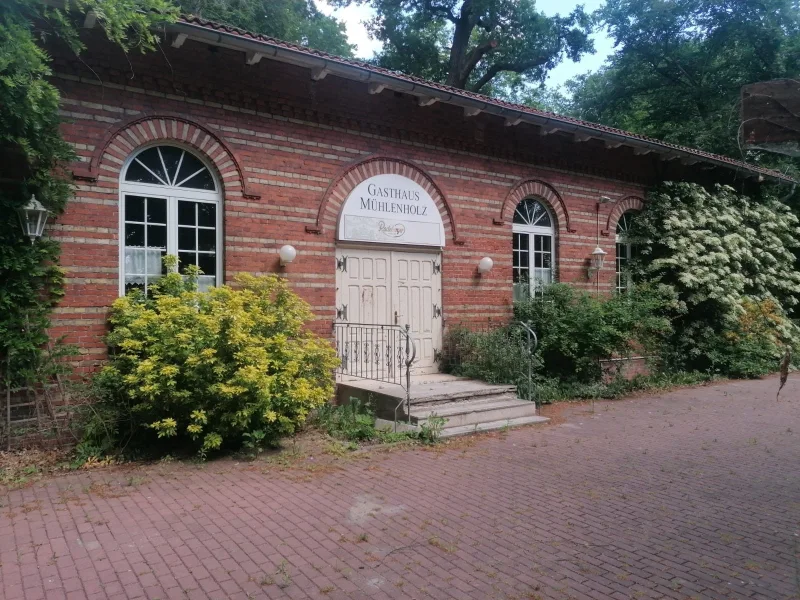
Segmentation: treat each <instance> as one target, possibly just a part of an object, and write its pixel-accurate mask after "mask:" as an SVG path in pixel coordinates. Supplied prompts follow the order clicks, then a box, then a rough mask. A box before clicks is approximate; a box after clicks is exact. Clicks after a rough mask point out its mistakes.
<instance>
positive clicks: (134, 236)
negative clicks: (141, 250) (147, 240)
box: [125, 223, 144, 246]
mask: <svg viewBox="0 0 800 600" xmlns="http://www.w3.org/2000/svg"><path fill="white" fill-rule="evenodd" d="M125 245H126V246H144V225H131V224H130V223H126V224H125Z"/></svg>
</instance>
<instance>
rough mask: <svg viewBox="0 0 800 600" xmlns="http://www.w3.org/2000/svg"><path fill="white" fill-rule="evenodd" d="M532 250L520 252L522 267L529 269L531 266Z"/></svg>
mask: <svg viewBox="0 0 800 600" xmlns="http://www.w3.org/2000/svg"><path fill="white" fill-rule="evenodd" d="M530 257H531V255H530V252H520V253H519V266H520V268H523V269H527V268H528V267H529V266H530V260H531V258H530Z"/></svg>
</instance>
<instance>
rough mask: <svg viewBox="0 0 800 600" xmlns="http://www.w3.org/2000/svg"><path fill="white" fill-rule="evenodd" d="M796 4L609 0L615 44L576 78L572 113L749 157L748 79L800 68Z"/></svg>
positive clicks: (603, 14) (605, 14)
mask: <svg viewBox="0 0 800 600" xmlns="http://www.w3.org/2000/svg"><path fill="white" fill-rule="evenodd" d="M798 6H800V3H798V1H797V0H759V1H755V0H680V1H673V0H608V1H607V3H606V4H605V6H604V7H603V8H602V9H600V10H599V11H598V13H597V15H596V17H597V18H598V19H599V21H601V22H602V24H603V25H605V26H606V27H607V28H608V31H609V33H610V35H611V36H612V38H613V39H614V41H615V44H616V52H615V53H614V54H613V55H612V56H611V57H610V59H609V61H608V63H607V66H606V67H604V68H603V69H601V70H600V71H599V72H597V73H594V74H590V75H588V76H583V77H580V78H578V79H577V80H576V81H573V82H572V84H571V91H572V92H573V106H572V112H573V113H574V114H575V115H576V116H578V117H581V118H583V119H586V120H589V121H594V122H598V123H604V124H607V125H613V126H616V127H620V128H622V129H626V130H629V131H634V132H637V133H642V134H645V135H649V136H652V137H655V138H658V139H662V140H666V141H670V142H674V143H678V144H684V145H687V146H692V147H697V148H702V149H704V150H708V151H711V152H717V153H720V154H726V155H729V156H733V157H736V158H742V157H743V156H742V151H741V149H740V146H739V139H740V138H739V131H738V130H739V122H740V120H739V98H740V90H741V87H742V86H743V85H744V84H747V83H752V82H756V81H765V80H770V79H777V78H781V77H792V76H797V75H798V73H800V10H799V9H798ZM745 158H747V159H748V160H756V161H758V160H762V161H767V162H770V161H772V162H774V161H775V160H776V159H775V158H774V157H772V158H770V157H768V156H763V155H758V154H752V155H749V156H746V157H745Z"/></svg>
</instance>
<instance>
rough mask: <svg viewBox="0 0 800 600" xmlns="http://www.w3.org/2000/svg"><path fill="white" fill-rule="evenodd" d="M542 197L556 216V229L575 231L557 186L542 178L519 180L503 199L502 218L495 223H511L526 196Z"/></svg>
mask: <svg viewBox="0 0 800 600" xmlns="http://www.w3.org/2000/svg"><path fill="white" fill-rule="evenodd" d="M533 197H535V198H540V199H542V200H544V201H545V203H546V204H547V207H548V208H549V209H550V211H551V212H552V214H553V216H554V217H555V220H556V223H555V228H554V229H555V230H556V231H560V232H570V233H571V232H574V231H575V230H574V229H573V228H572V227H571V226H570V222H569V212H568V211H567V205H566V204H564V200H563V199H562V198H561V195H560V194H559V193H558V192H557V191H556V190H555V188H554V187H553V186H552V185H550V184H549V183H547V182H546V181H542V180H540V179H523V180H522V181H518V182H517V183H516V184H514V186H513V187H512V188H511V190H510V191H509V192H508V194H507V195H506V197H505V200H503V206H502V207H501V209H500V218H499V219H495V220H494V224H495V225H506V224H510V223H511V221H512V220H513V218H514V211H515V210H516V209H517V205H518V204H519V203H520V202H522V201H523V200H524V199H525V198H533Z"/></svg>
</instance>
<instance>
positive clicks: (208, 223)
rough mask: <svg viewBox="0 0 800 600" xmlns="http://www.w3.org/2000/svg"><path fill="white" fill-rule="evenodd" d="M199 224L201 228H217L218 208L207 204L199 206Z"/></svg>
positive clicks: (203, 203) (200, 203)
mask: <svg viewBox="0 0 800 600" xmlns="http://www.w3.org/2000/svg"><path fill="white" fill-rule="evenodd" d="M197 224H198V225H200V226H201V227H216V226H217V207H216V205H214V204H209V203H207V202H199V203H198V204H197Z"/></svg>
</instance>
